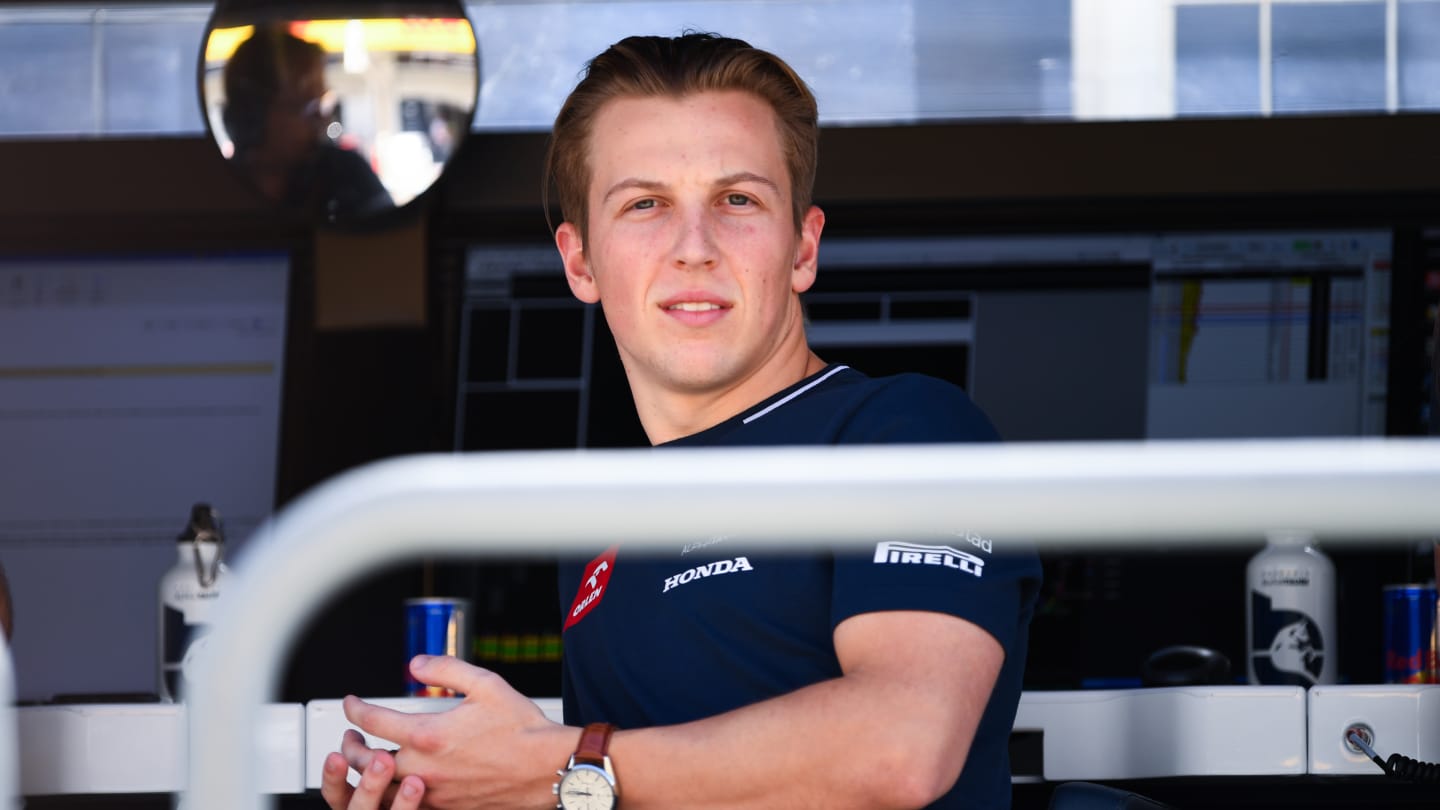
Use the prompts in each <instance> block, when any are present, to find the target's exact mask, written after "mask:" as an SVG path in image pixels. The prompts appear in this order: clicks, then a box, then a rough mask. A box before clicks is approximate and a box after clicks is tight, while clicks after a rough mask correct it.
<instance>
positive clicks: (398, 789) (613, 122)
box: [323, 35, 1039, 810]
mask: <svg viewBox="0 0 1440 810" xmlns="http://www.w3.org/2000/svg"><path fill="white" fill-rule="evenodd" d="M817 136H818V128H817V124H816V112H815V102H814V99H813V97H812V96H811V94H810V92H809V90H808V89H807V88H806V87H805V85H804V83H803V82H801V81H800V79H799V78H798V77H797V76H796V75H795V74H794V73H793V72H792V71H791V70H790V68H789V67H788V66H786V65H785V64H784V63H783V62H782V61H780V60H779V59H778V58H776V57H774V56H773V55H771V54H768V53H765V52H763V51H759V50H757V49H754V48H751V47H750V46H748V45H746V44H745V43H743V42H740V41H737V40H731V39H722V38H718V37H712V36H708V35H687V36H683V37H679V38H677V39H667V38H659V37H632V38H630V39H627V40H624V41H622V42H620V43H618V44H616V45H614V46H612V47H611V48H610V49H609V50H607V51H606V52H605V53H603V54H601V55H600V56H599V57H597V58H596V59H595V60H594V61H593V62H592V63H591V65H590V68H589V70H588V72H587V75H586V78H585V79H584V80H583V81H581V83H580V85H579V86H578V87H577V88H576V89H575V91H574V92H573V93H572V94H571V96H570V97H569V99H568V100H567V101H566V103H565V106H564V108H563V109H562V110H561V112H560V115H559V117H558V118H557V120H556V125H555V131H554V135H553V140H552V147H551V160H550V165H551V169H552V172H553V175H554V177H555V181H556V187H557V189H558V191H559V196H560V202H561V208H562V211H563V214H564V217H565V221H564V223H563V224H562V225H560V227H559V228H558V229H557V232H556V244H557V245H558V247H559V249H560V253H561V255H562V257H563V259H564V263H565V272H566V276H567V277H568V279H569V282H570V286H571V289H572V290H573V291H574V293H575V295H576V296H577V297H578V298H580V299H581V300H582V301H586V302H589V303H597V302H598V303H599V304H600V305H601V306H602V308H603V310H604V313H605V317H606V320H607V321H608V323H609V324H610V328H611V331H612V332H613V333H614V335H615V341H616V344H617V346H618V347H619V350H620V356H621V359H622V361H623V363H624V367H625V371H626V375H627V377H628V379H629V383H630V387H631V390H632V392H633V394H634V398H635V404H636V407H637V409H638V411H639V414H640V419H641V422H642V424H643V426H644V428H645V431H646V433H647V434H648V436H649V438H650V440H651V442H652V443H654V444H656V445H665V446H691V447H694V446H722V445H725V446H736V445H785V444H860V443H885V442H941V441H986V440H991V439H993V438H994V431H993V429H992V428H991V426H990V424H989V422H988V421H987V420H986V419H985V417H984V416H983V415H982V414H981V413H980V412H979V411H978V410H977V409H976V408H975V406H974V405H973V404H972V403H971V402H970V400H969V399H968V398H967V397H966V396H965V395H964V393H963V392H961V391H960V390H959V389H956V388H954V387H953V386H950V385H949V384H947V383H943V382H940V381H938V380H934V379H931V378H926V377H920V376H916V375H902V376H899V377H893V378H885V379H870V378H867V377H865V376H864V375H862V374H860V373H858V372H856V371H853V370H850V369H848V368H846V367H844V366H837V365H830V366H827V365H826V363H825V362H824V361H822V360H821V359H820V358H819V357H817V356H816V355H815V353H814V352H812V351H811V350H810V348H809V346H808V344H807V343H806V340H805V329H804V318H803V314H802V311H801V305H800V298H799V296H800V293H802V292H804V291H805V290H806V289H808V288H809V287H810V285H811V284H812V283H813V281H814V279H815V272H816V259H817V254H818V250H819V244H820V232H821V229H822V228H823V226H824V214H823V213H822V212H821V211H820V210H819V209H818V208H815V207H813V206H811V205H810V188H811V185H812V182H813V178H814V170H815V169H814V167H815V154H816V141H817ZM657 452H663V450H661V451H657ZM704 521H705V512H704V501H703V493H698V494H697V501H696V523H697V525H699V526H702V528H698V529H697V528H695V527H677V542H676V545H675V548H674V550H673V552H671V553H668V554H666V553H656V554H654V555H648V554H647V555H641V554H638V553H637V554H627V552H626V550H625V549H624V548H623V547H620V548H612V549H609V550H605V551H604V552H602V553H600V554H599V556H597V557H595V558H594V559H593V560H591V561H590V562H589V563H588V564H586V565H584V566H580V565H562V569H561V588H562V597H563V598H564V600H565V607H566V613H565V631H564V643H565V654H564V681H565V711H566V719H567V721H568V722H569V723H570V724H571V725H568V726H561V725H557V724H554V723H550V722H548V721H547V720H546V719H545V718H544V717H543V716H542V715H541V713H540V712H539V711H538V709H536V708H535V706H534V704H533V703H532V702H531V701H529V700H528V699H527V698H525V697H523V696H521V695H520V694H518V693H516V692H515V691H514V690H512V689H511V688H510V687H509V686H508V685H506V684H505V683H504V682H503V681H501V680H500V679H499V678H498V677H497V676H495V675H494V674H492V673H489V672H487V671H484V670H481V669H478V668H476V667H472V666H469V665H467V664H464V663H463V662H460V661H457V660H455V659H450V658H428V659H425V658H422V659H417V660H416V661H415V662H413V663H412V665H411V669H412V672H413V673H414V674H415V676H416V677H417V678H418V679H419V680H421V681H423V682H426V683H430V684H435V685H440V686H446V687H450V688H453V689H455V690H456V691H457V692H460V693H463V694H465V695H466V698H465V700H464V701H463V702H462V703H461V704H460V705H459V706H457V707H456V708H455V709H453V710H451V711H450V712H447V713H444V714H437V715H419V716H412V715H404V714H399V713H396V712H391V711H388V710H385V709H381V708H378V707H374V706H370V705H367V704H364V703H363V702H361V701H359V700H356V699H354V698H349V699H347V704H346V710H347V714H348V716H349V717H350V718H351V720H352V721H353V722H355V723H356V724H357V725H359V726H360V727H361V728H364V729H366V730H367V731H369V732H372V733H374V734H376V735H378V736H381V737H384V738H387V739H391V740H394V741H396V742H398V743H399V744H400V746H401V747H400V749H399V750H398V752H396V753H394V755H393V756H392V754H391V753H389V752H382V751H374V750H371V749H368V748H366V747H365V746H364V745H363V743H362V741H361V738H360V737H359V735H356V734H353V733H351V734H347V736H346V739H345V740H344V741H343V743H342V751H343V756H342V755H341V754H332V755H331V756H330V758H329V759H328V760H327V761H326V764H325V777H324V781H325V787H324V790H323V793H324V795H325V798H326V800H327V801H328V802H329V803H330V805H331V807H333V808H337V809H338V808H342V807H349V808H351V809H352V810H367V808H373V807H377V806H380V805H382V804H387V803H390V806H392V807H394V808H401V810H408V808H411V807H416V806H418V805H419V804H420V803H421V802H422V801H423V802H424V803H425V804H426V805H427V806H432V805H433V806H435V807H535V808H539V807H547V806H553V805H554V804H555V803H556V802H557V800H558V802H559V804H560V806H562V807H564V808H572V809H575V808H583V809H584V810H603V809H604V808H609V807H614V806H616V804H617V801H618V803H619V804H621V805H623V807H625V808H626V810H638V809H639V808H645V807H656V808H677V807H685V808H697V807H705V806H713V807H717V808H732V809H733V808H743V807H763V808H777V807H826V808H843V807H857V808H879V807H923V806H934V807H997V806H1000V807H1003V806H1008V804H1009V796H1010V774H1009V768H1008V759H1007V756H1006V744H1007V738H1008V734H1009V730H1010V726H1011V723H1012V722H1013V719H1014V712H1015V706H1016V702H1017V701H1018V699H1019V692H1020V681H1021V674H1022V671H1023V668H1024V657H1025V642H1026V631H1027V626H1028V622H1029V615H1030V608H1031V604H1032V602H1033V599H1034V592H1035V588H1036V586H1037V584H1038V576H1039V573H1038V564H1037V563H1036V560H1035V557H1034V555H1033V554H1032V553H1030V552H1025V551H1017V552H1016V553H1002V551H1000V550H998V549H996V548H995V547H996V546H999V545H1001V544H1000V543H998V542H997V543H993V544H992V542H991V541H990V540H987V539H984V538H980V537H978V536H975V535H971V534H967V533H965V532H963V531H957V532H956V533H955V536H954V537H952V538H949V539H948V542H942V543H941V544H937V545H928V546H922V545H916V544H910V543H905V544H901V543H892V542H889V541H888V540H886V539H885V538H877V540H879V542H877V544H876V546H875V547H874V548H873V549H866V550H864V551H862V552H859V553H850V552H843V553H833V554H815V553H809V554H804V555H801V554H786V555H776V554H774V553H773V552H771V553H767V552H765V551H763V550H761V548H760V544H757V543H754V542H749V541H747V540H746V539H744V538H725V537H705V536H704V533H703V532H704V530H703V523H704ZM957 528H959V527H957ZM681 535H683V536H681ZM597 551H599V549H597ZM702 571H703V576H702V574H701V572H702ZM572 594H573V598H572ZM612 724H613V725H612ZM577 726H585V727H586V728H585V731H584V732H583V733H582V732H581V730H580V729H579V728H577ZM615 727H618V729H617V728H615ZM591 765H593V766H594V767H589V766H591ZM347 766H349V767H354V768H356V769H357V770H359V771H361V773H362V777H361V780H360V784H359V787H358V789H356V790H353V791H352V790H351V789H350V788H349V787H348V786H347V785H346V784H345V776H346V769H347ZM557 769H559V770H560V771H562V775H561V777H560V778H559V780H558V782H557V778H556V770H557ZM396 779H399V781H398V782H396V781H394V780H396ZM617 794H618V796H619V797H623V798H619V799H617Z"/></svg>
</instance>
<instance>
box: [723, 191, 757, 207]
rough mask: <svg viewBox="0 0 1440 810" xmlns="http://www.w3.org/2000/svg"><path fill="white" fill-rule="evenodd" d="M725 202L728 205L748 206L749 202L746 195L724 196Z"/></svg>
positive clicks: (748, 197) (748, 196)
mask: <svg viewBox="0 0 1440 810" xmlns="http://www.w3.org/2000/svg"><path fill="white" fill-rule="evenodd" d="M725 202H727V203H729V204H730V205H750V203H751V200H750V195H748V194H726V195H725Z"/></svg>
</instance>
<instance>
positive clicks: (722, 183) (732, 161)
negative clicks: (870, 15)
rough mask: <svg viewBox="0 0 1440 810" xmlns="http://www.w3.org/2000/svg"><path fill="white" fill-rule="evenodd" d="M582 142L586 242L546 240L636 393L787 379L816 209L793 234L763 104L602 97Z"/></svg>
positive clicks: (762, 386) (798, 347)
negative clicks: (585, 151) (594, 310)
mask: <svg viewBox="0 0 1440 810" xmlns="http://www.w3.org/2000/svg"><path fill="white" fill-rule="evenodd" d="M589 147H590V148H589V157H590V170H591V177H590V186H589V191H588V202H589V206H590V213H589V223H588V235H587V240H586V242H585V243H584V244H583V245H582V244H581V243H580V236H579V230H578V228H576V227H575V226H574V224H572V223H565V224H563V225H562V226H561V227H560V230H559V232H558V233H557V236H556V240H557V244H558V245H559V247H560V251H561V254H562V256H563V257H564V259H565V264H566V274H567V276H568V278H569V281H570V285H571V289H572V290H573V291H574V293H575V295H576V296H577V297H578V298H580V299H581V300H583V301H586V302H588V303H594V302H596V301H599V302H600V303H601V304H602V306H603V308H604V310H605V317H606V320H607V322H608V323H609V325H610V329H611V331H612V332H613V333H614V335H615V341H616V344H617V345H618V346H619V349H620V355H621V359H622V361H623V362H624V364H625V370H626V373H627V375H628V376H629V378H630V384H631V388H632V389H633V390H635V391H636V393H637V397H638V396H639V395H640V394H641V393H642V391H643V390H655V387H657V386H658V387H659V389H660V390H663V391H666V392H672V393H683V394H699V395H710V394H717V393H718V394H722V395H723V394H725V393H729V392H735V391H749V390H752V389H753V390H755V391H759V392H760V395H761V396H765V395H768V394H770V393H773V392H774V391H777V390H779V389H780V388H783V387H784V386H785V385H788V384H790V383H792V382H795V381H796V380H795V379H779V377H780V376H782V375H783V374H785V373H787V372H785V371H784V370H783V369H782V367H783V368H789V367H790V366H789V365H787V361H790V360H793V359H794V358H795V357H797V356H800V354H801V353H803V354H804V356H807V357H808V348H806V344H805V335H804V328H803V319H802V317H801V311H800V302H799V297H798V293H800V292H803V291H804V290H806V289H808V288H809V287H810V285H811V284H812V283H813V282H814V279H815V260H816V254H817V252H818V248H819V240H820V230H821V228H822V227H823V224H824V215H823V214H821V213H820V210H819V209H818V208H812V209H810V211H809V212H808V213H807V214H806V216H805V219H804V223H803V225H802V227H801V228H800V232H799V233H797V232H796V228H795V221H794V217H793V214H792V211H791V197H790V176H789V172H788V170H787V168H786V165H785V160H784V155H783V152H782V149H781V141H780V135H779V131H778V129H777V126H776V120H775V114H774V112H773V110H771V108H770V107H769V105H767V104H766V103H765V102H764V101H762V100H760V99H758V98H756V97H754V96H752V95H750V94H748V93H743V92H739V91H725V92H705V93H698V94H694V95H689V96H685V97H682V98H679V99H675V98H621V99H616V100H613V101H610V102H607V103H606V105H605V106H604V107H602V108H601V110H600V113H599V114H598V115H597V116H596V119H595V122H594V127H593V129H592V135H591V137H590V144H589ZM792 365H793V364H792ZM766 389H768V390H766Z"/></svg>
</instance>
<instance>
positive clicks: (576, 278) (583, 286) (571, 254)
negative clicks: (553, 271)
mask: <svg viewBox="0 0 1440 810" xmlns="http://www.w3.org/2000/svg"><path fill="white" fill-rule="evenodd" d="M555 247H557V248H559V249H560V260H561V261H562V262H564V263H565V280H566V281H568V282H570V292H571V293H572V294H573V295H574V296H575V297H576V298H578V299H580V300H581V301H583V302H584V303H587V304H595V303H598V302H599V301H600V289H599V288H598V287H596V286H595V277H594V276H593V275H591V274H590V261H589V259H587V258H586V257H585V245H584V242H583V241H582V240H581V239H580V229H579V228H577V227H575V226H574V225H573V224H571V223H569V222H562V223H560V227H559V228H556V229H555Z"/></svg>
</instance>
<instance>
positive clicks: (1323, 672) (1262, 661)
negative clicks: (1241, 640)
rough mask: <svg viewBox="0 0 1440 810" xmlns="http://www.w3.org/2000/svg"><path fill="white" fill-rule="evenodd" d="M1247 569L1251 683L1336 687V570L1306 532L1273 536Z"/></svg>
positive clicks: (1247, 660) (1248, 643)
mask: <svg viewBox="0 0 1440 810" xmlns="http://www.w3.org/2000/svg"><path fill="white" fill-rule="evenodd" d="M1266 540H1267V542H1266V545H1265V548H1264V549H1263V550H1262V551H1261V552H1260V553H1258V554H1256V555H1255V556H1254V557H1251V558H1250V564H1249V565H1247V566H1246V568H1245V591H1246V594H1245V647H1246V656H1245V660H1246V666H1245V669H1246V674H1247V676H1248V678H1249V681H1250V683H1255V684H1283V685H1296V686H1311V685H1314V684H1317V683H1335V670H1336V666H1337V664H1338V657H1337V654H1336V644H1337V642H1338V640H1339V639H1338V638H1337V634H1336V627H1335V565H1334V563H1332V562H1330V558H1329V557H1326V556H1325V555H1324V554H1323V553H1321V551H1320V550H1319V549H1317V548H1316V547H1315V545H1314V542H1313V538H1312V537H1311V535H1309V534H1308V533H1304V532H1271V533H1270V534H1269V535H1267V538H1266Z"/></svg>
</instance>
